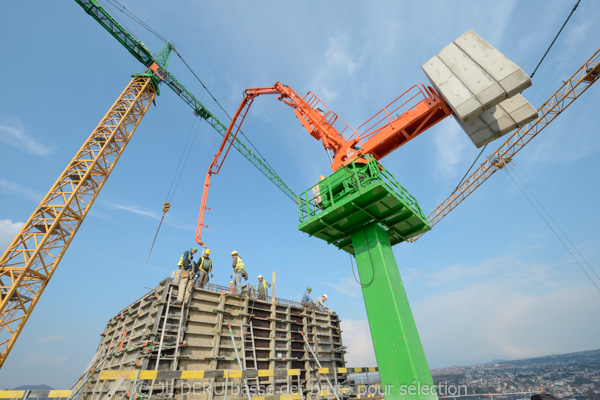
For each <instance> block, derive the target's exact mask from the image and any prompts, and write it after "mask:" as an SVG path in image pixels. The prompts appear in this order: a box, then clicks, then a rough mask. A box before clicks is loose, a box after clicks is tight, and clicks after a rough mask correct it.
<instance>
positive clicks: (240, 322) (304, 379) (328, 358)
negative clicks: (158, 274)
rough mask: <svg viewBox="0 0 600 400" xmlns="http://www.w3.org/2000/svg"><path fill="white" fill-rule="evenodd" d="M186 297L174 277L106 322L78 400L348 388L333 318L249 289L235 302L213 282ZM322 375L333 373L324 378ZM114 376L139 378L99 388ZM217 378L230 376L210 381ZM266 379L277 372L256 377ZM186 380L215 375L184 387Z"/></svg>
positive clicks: (300, 394) (305, 394)
mask: <svg viewBox="0 0 600 400" xmlns="http://www.w3.org/2000/svg"><path fill="white" fill-rule="evenodd" d="M178 290H179V285H178V284H174V283H173V281H172V279H171V278H168V279H165V280H163V281H162V282H160V284H159V285H158V286H157V287H156V288H155V289H154V290H152V291H150V292H149V293H147V294H146V295H144V296H142V297H141V298H140V299H139V300H137V301H135V302H134V303H133V304H131V305H130V306H129V307H127V308H125V309H123V310H121V311H120V312H119V313H117V314H116V315H115V316H114V317H113V318H111V319H110V320H109V321H108V322H107V324H106V328H105V330H104V332H102V334H101V336H102V338H101V340H100V344H99V346H98V349H97V351H96V354H95V355H94V357H93V359H92V363H91V366H90V367H89V369H88V371H86V374H84V377H83V378H82V379H83V380H84V382H83V383H82V384H80V385H79V386H80V388H81V390H80V391H78V392H77V393H75V394H74V396H73V397H72V398H77V399H81V400H101V399H102V400H104V399H113V398H114V399H133V400H138V399H140V398H145V399H148V398H152V399H173V398H176V399H184V398H185V399H188V400H195V399H198V400H200V399H207V400H213V399H228V398H229V399H235V398H246V399H247V398H251V397H258V396H264V395H265V394H271V393H272V394H280V393H281V394H284V393H285V394H292V393H293V394H296V395H297V397H296V396H295V397H296V398H300V399H310V398H316V397H319V395H314V394H312V395H311V393H320V394H321V395H323V394H326V395H329V397H331V398H333V393H332V391H331V390H327V388H331V382H335V383H336V384H338V385H343V384H345V383H347V374H340V373H339V372H336V370H338V369H339V368H344V367H345V364H346V361H345V360H344V355H345V347H344V346H343V344H342V336H341V333H342V331H341V329H340V320H339V318H338V316H337V315H336V314H335V313H330V312H329V311H328V310H322V309H305V308H304V307H303V305H302V303H299V302H295V301H291V300H286V299H280V298H272V297H267V298H266V299H264V300H263V299H258V298H257V296H256V293H254V292H253V291H252V290H250V286H249V285H246V286H245V287H244V292H243V294H242V296H236V295H234V294H232V293H230V288H229V287H225V286H219V285H214V284H210V283H209V284H207V285H206V286H205V287H204V288H203V289H200V288H194V289H193V291H192V294H191V296H190V300H189V301H188V303H187V304H183V305H178V304H177V303H176V302H175V299H176V298H177V293H178ZM303 335H304V337H303ZM305 339H306V342H305ZM306 343H308V345H306ZM311 348H312V351H311ZM313 351H314V355H313V353H312V352H313ZM238 357H239V358H240V359H239V360H238ZM315 357H316V358H317V359H315ZM240 366H241V367H243V368H240ZM320 367H321V371H319V368H320ZM323 368H329V373H320V372H322V371H323ZM240 369H243V370H244V371H247V372H246V373H245V374H246V375H247V374H248V373H250V376H251V377H243V378H242V377H241V374H239V373H238V374H231V375H235V376H236V377H231V376H230V372H229V371H233V370H240ZM106 370H111V371H114V370H120V371H134V372H130V375H128V376H129V377H130V378H128V379H114V380H104V379H101V377H100V374H101V372H102V371H106ZM148 370H156V371H160V374H159V375H158V377H155V378H153V379H141V378H142V376H140V371H148ZM216 370H219V371H225V374H223V373H222V372H221V374H213V375H211V373H209V372H210V371H212V372H214V371H216ZM252 370H256V371H257V373H255V374H252ZM263 370H271V371H274V372H275V373H268V374H264V373H262V372H261V374H259V373H258V372H260V371H263ZM285 370H287V371H288V373H287V374H285V373H284V374H282V373H277V372H278V371H279V372H280V371H285ZM291 370H295V371H294V373H292V374H290V373H289V371H291ZM168 371H174V372H173V373H172V374H170V375H169V373H168ZM176 371H179V372H176ZM181 371H207V374H206V375H204V377H203V378H199V379H186V380H185V381H182V380H180V378H181ZM131 374H133V375H131ZM170 376H172V378H170ZM138 378H140V379H138ZM328 381H329V382H330V383H328Z"/></svg>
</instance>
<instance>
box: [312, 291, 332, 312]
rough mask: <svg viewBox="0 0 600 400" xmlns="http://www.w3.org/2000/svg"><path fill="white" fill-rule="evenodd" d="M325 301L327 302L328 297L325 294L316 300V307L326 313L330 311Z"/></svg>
mask: <svg viewBox="0 0 600 400" xmlns="http://www.w3.org/2000/svg"><path fill="white" fill-rule="evenodd" d="M325 301H327V295H326V294H324V295H323V296H319V297H317V298H316V299H315V302H314V304H315V307H317V309H320V308H323V309H325V311H329V308H327V307H325Z"/></svg>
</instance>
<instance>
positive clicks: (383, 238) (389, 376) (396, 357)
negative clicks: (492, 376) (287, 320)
mask: <svg viewBox="0 0 600 400" xmlns="http://www.w3.org/2000/svg"><path fill="white" fill-rule="evenodd" d="M351 238H352V245H353V246H354V255H355V257H356V264H357V269H358V273H359V276H360V281H361V284H362V286H363V288H362V291H363V297H364V300H365V307H366V309H367V317H368V320H369V327H370V329H371V336H372V338H373V347H374V348H375V356H376V358H377V365H378V366H379V375H380V377H381V384H382V386H383V389H384V393H385V398H386V399H409V398H410V399H437V396H436V394H435V390H434V388H433V379H432V378H431V372H430V370H429V366H428V365H427V360H426V358H425V353H424V351H423V346H422V345H421V339H420V338H419V334H418V332H417V327H416V324H415V320H414V318H413V315H412V311H411V309H410V305H409V304H408V299H407V297H406V292H405V291H404V285H403V284H402V279H401V278H400V271H398V266H397V264H396V259H395V258H394V253H393V252H392V247H391V245H390V241H389V239H388V237H387V234H386V232H385V230H384V228H383V227H381V226H380V225H378V224H371V225H368V226H366V227H365V228H363V229H360V230H359V231H357V232H355V233H353V234H352V235H351ZM426 386H428V387H427V388H424V387H426ZM431 391H433V393H431Z"/></svg>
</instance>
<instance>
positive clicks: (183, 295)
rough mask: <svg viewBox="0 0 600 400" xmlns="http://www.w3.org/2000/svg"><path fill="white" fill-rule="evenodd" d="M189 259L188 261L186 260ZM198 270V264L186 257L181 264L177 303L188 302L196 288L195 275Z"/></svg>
mask: <svg viewBox="0 0 600 400" xmlns="http://www.w3.org/2000/svg"><path fill="white" fill-rule="evenodd" d="M185 261H187V262H185ZM197 272H198V264H196V263H195V262H194V261H189V260H188V259H184V262H183V263H182V265H181V282H180V283H179V292H178V293H177V301H176V302H175V304H178V305H179V304H182V303H181V302H182V301H183V303H187V302H188V300H189V298H190V294H191V293H192V289H193V288H194V275H195V274H196V273H197Z"/></svg>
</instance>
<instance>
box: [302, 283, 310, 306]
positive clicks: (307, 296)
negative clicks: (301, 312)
mask: <svg viewBox="0 0 600 400" xmlns="http://www.w3.org/2000/svg"><path fill="white" fill-rule="evenodd" d="M310 292H312V289H311V288H310V286H309V287H307V288H306V292H304V293H303V294H302V300H300V301H301V302H302V305H303V306H304V308H307V307H308V306H311V305H312V304H313V301H312V299H311V298H310Z"/></svg>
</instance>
